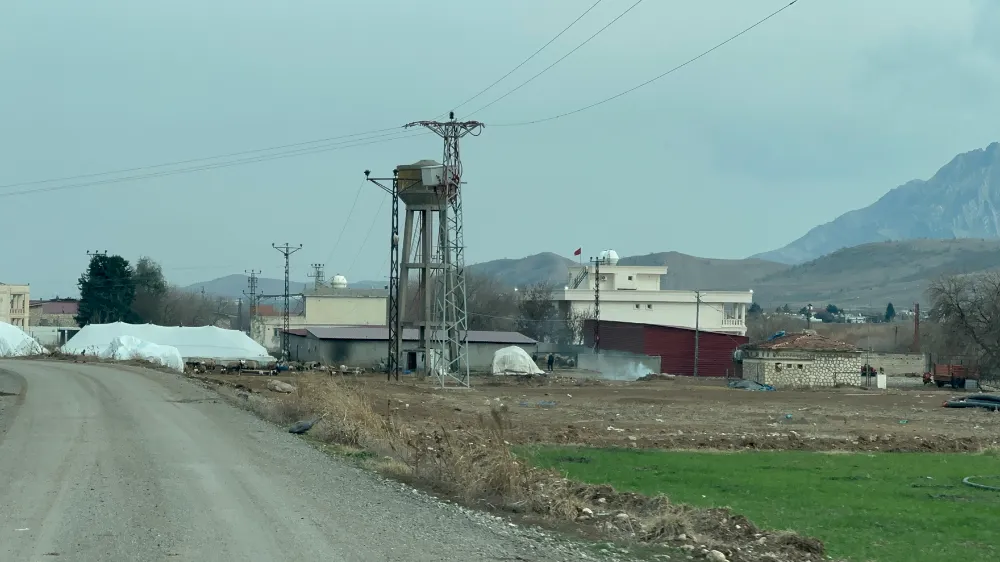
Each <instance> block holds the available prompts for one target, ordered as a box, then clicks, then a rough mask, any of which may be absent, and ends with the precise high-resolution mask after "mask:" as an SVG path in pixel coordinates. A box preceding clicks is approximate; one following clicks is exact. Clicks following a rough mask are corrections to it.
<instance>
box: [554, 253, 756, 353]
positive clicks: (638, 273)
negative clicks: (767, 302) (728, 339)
mask: <svg viewBox="0 0 1000 562" xmlns="http://www.w3.org/2000/svg"><path fill="white" fill-rule="evenodd" d="M598 261H599V262H600V263H599V264H584V265H580V266H577V267H571V268H570V273H569V279H568V283H567V285H566V286H565V288H564V289H562V290H557V291H556V292H555V298H556V300H557V301H559V307H560V310H561V311H562V312H564V313H569V312H572V313H573V314H576V315H579V316H580V317H583V318H590V317H593V312H594V301H595V293H596V292H597V287H598V284H599V285H600V306H601V321H611V322H629V323H635V324H646V325H653V326H669V327H674V328H688V329H695V328H698V329H700V330H703V331H706V332H716V333H720V334H731V335H735V336H744V335H746V333H747V326H746V314H747V308H749V306H750V305H751V304H752V303H753V291H752V290H749V289H748V290H745V291H700V290H696V289H693V290H690V291H676V290H670V291H665V290H661V289H660V277H661V276H662V275H667V268H666V266H656V267H653V266H628V265H618V254H617V253H616V252H615V251H614V250H605V251H603V252H601V254H600V256H599V258H598Z"/></svg>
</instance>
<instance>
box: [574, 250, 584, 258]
mask: <svg viewBox="0 0 1000 562" xmlns="http://www.w3.org/2000/svg"><path fill="white" fill-rule="evenodd" d="M582 253H583V248H577V249H576V251H575V252H573V255H574V256H579V255H580V254H582Z"/></svg>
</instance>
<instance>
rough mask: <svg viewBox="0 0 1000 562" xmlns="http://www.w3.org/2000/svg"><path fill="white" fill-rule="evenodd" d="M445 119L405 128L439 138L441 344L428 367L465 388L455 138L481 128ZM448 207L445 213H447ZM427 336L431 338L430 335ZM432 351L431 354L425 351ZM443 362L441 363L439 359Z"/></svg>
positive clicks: (462, 244)
mask: <svg viewBox="0 0 1000 562" xmlns="http://www.w3.org/2000/svg"><path fill="white" fill-rule="evenodd" d="M448 119H449V120H448V121H446V122H439V121H415V122H413V123H408V124H407V125H406V127H407V128H409V127H417V126H419V127H424V128H425V129H428V130H430V131H431V132H433V133H435V134H437V135H438V136H439V137H441V138H442V139H443V140H444V156H443V158H442V168H443V169H442V171H441V179H440V183H439V184H438V185H436V186H434V190H435V192H437V194H438V195H439V196H441V197H443V204H442V205H441V207H440V210H439V211H438V217H439V218H438V221H439V231H440V249H441V266H442V271H441V274H440V275H439V276H438V278H439V283H438V289H439V296H438V307H437V311H436V312H437V314H436V315H435V316H437V317H438V323H437V327H438V328H439V330H440V331H441V334H440V335H439V336H438V337H437V341H438V342H439V343H440V345H441V351H440V355H439V357H438V358H437V360H432V359H431V357H426V358H425V362H427V365H428V366H433V372H435V373H437V374H438V377H439V380H440V383H441V386H442V387H443V386H444V385H445V379H446V378H451V379H453V380H455V381H457V382H458V384H459V386H460V387H462V388H468V387H469V350H468V345H467V341H466V340H467V338H468V333H469V311H468V302H467V300H466V292H465V233H464V232H465V231H464V225H463V217H462V192H461V185H462V159H461V157H460V155H459V150H458V147H459V143H458V141H459V139H461V138H462V137H464V136H466V135H470V134H471V135H473V136H478V135H479V134H480V133H481V132H482V130H483V124H482V123H480V122H479V121H456V120H455V112H454V111H452V112H450V113H449V114H448ZM449 208H450V212H449ZM432 341H433V338H432ZM429 355H433V354H429ZM442 363H443V364H442Z"/></svg>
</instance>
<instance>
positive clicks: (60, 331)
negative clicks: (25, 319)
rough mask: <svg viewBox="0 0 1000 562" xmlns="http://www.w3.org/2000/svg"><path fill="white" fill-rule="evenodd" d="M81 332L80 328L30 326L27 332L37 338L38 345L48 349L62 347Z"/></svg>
mask: <svg viewBox="0 0 1000 562" xmlns="http://www.w3.org/2000/svg"><path fill="white" fill-rule="evenodd" d="M79 331H80V328H79V327H73V328H66V327H60V326H29V327H28V329H26V330H25V332H27V333H28V335H29V336H31V337H33V338H35V339H36V340H38V343H40V344H42V345H44V346H46V347H54V346H59V345H62V344H64V343H66V342H67V341H69V339H70V338H72V337H73V336H75V335H76V334H77V332H79Z"/></svg>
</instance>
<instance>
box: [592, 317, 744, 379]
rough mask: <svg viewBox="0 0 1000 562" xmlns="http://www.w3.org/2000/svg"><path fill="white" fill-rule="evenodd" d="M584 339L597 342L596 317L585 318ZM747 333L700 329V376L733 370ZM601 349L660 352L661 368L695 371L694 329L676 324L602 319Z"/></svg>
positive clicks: (679, 372)
mask: <svg viewBox="0 0 1000 562" xmlns="http://www.w3.org/2000/svg"><path fill="white" fill-rule="evenodd" d="M583 337H584V343H585V344H586V345H587V347H593V346H594V320H586V321H585V322H584V331H583ZM749 341H750V338H748V337H746V336H734V335H731V334H722V333H718V332H706V331H703V330H702V331H700V332H699V334H698V376H701V377H724V376H726V373H727V372H728V373H729V374H730V376H732V375H733V373H734V365H733V351H735V350H736V348H737V347H739V346H741V345H743V344H745V343H748V342H749ZM601 349H604V350H608V351H626V352H629V353H638V354H641V355H658V356H659V357H660V370H661V371H663V372H664V373H670V374H672V375H693V374H694V330H693V329H690V328H677V327H673V326H655V325H652V324H633V323H631V322H607V321H602V322H601Z"/></svg>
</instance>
